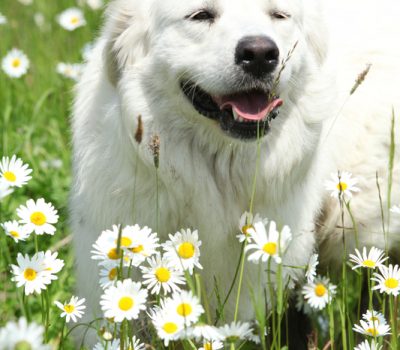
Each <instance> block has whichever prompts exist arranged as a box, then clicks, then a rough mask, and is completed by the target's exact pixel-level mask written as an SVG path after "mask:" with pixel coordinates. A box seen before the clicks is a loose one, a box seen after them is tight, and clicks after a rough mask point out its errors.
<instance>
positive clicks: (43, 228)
mask: <svg viewBox="0 0 400 350" xmlns="http://www.w3.org/2000/svg"><path fill="white" fill-rule="evenodd" d="M17 215H18V216H19V217H20V219H21V220H20V223H21V224H25V225H26V227H27V229H28V231H29V232H31V233H32V232H35V233H36V234H37V235H42V234H44V233H47V234H49V235H54V233H55V232H56V228H55V227H54V226H53V225H52V224H56V223H57V221H58V214H57V210H56V209H54V207H53V205H52V204H51V203H46V202H45V201H44V199H43V198H40V199H38V200H37V201H36V202H35V201H34V200H33V199H29V200H28V201H27V202H26V206H23V205H21V206H20V207H19V208H18V209H17Z"/></svg>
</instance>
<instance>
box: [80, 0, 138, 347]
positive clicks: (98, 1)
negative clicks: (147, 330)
mask: <svg viewBox="0 0 400 350" xmlns="http://www.w3.org/2000/svg"><path fill="white" fill-rule="evenodd" d="M86 3H87V5H88V6H89V7H90V8H91V9H92V10H98V9H100V8H102V7H103V6H104V0H86ZM135 350H136V348H135Z"/></svg>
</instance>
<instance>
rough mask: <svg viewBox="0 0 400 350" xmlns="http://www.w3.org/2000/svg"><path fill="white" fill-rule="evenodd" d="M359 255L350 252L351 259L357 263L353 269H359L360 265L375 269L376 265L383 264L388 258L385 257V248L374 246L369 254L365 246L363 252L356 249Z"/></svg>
mask: <svg viewBox="0 0 400 350" xmlns="http://www.w3.org/2000/svg"><path fill="white" fill-rule="evenodd" d="M355 251H356V254H357V255H354V254H350V255H349V256H350V261H351V262H353V263H355V264H356V265H355V266H353V267H352V269H353V270H354V269H357V268H359V267H366V268H369V269H375V268H376V267H380V266H383V262H384V261H385V260H387V259H388V258H387V257H384V255H385V253H384V251H383V250H380V249H378V248H375V247H372V248H371V250H370V251H369V253H368V254H367V248H365V247H364V248H363V252H362V254H361V253H360V252H359V251H358V249H356V250H355Z"/></svg>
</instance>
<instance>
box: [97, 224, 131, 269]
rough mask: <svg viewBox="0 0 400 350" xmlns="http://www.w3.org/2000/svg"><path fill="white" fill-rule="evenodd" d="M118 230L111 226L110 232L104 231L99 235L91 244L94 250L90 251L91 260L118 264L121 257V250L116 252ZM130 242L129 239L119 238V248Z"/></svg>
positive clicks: (117, 227)
mask: <svg viewBox="0 0 400 350" xmlns="http://www.w3.org/2000/svg"><path fill="white" fill-rule="evenodd" d="M119 230H120V227H119V226H117V225H113V227H112V230H105V231H103V232H102V233H101V234H100V236H99V238H97V240H96V242H95V243H94V244H93V248H94V250H92V251H91V253H92V254H93V255H92V259H93V260H102V261H114V262H115V264H118V261H119V259H121V256H122V250H121V251H120V252H117V244H118V234H119ZM131 241H132V240H131V238H130V237H125V238H124V237H123V236H121V248H122V247H123V245H124V244H128V243H129V244H130V243H131ZM128 263H129V261H128Z"/></svg>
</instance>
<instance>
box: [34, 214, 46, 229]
mask: <svg viewBox="0 0 400 350" xmlns="http://www.w3.org/2000/svg"><path fill="white" fill-rule="evenodd" d="M46 220H47V219H46V215H44V214H43V213H42V212H40V211H35V212H34V213H32V215H31V222H32V224H34V225H36V226H42V225H44V224H45V223H46Z"/></svg>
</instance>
